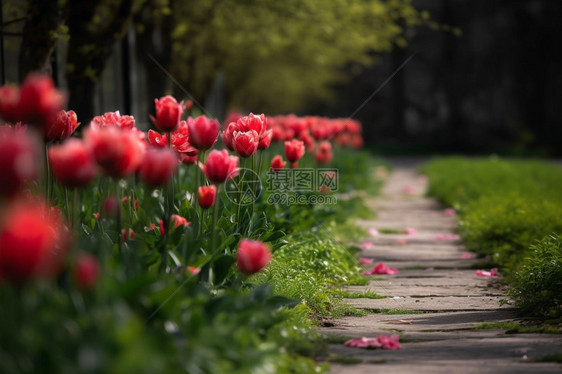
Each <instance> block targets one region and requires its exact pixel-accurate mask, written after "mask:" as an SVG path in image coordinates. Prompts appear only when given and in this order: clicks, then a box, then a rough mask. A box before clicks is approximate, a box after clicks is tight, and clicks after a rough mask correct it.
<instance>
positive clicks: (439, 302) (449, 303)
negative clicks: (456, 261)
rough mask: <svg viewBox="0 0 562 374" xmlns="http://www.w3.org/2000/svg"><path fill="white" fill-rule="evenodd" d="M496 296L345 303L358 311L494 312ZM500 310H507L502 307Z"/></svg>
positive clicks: (496, 307)
mask: <svg viewBox="0 0 562 374" xmlns="http://www.w3.org/2000/svg"><path fill="white" fill-rule="evenodd" d="M500 299H506V297H498V296H475V297H470V296H467V297H462V296H430V297H421V298H420V297H409V296H406V297H400V298H399V299H397V298H386V299H376V300H373V299H349V300H346V303H347V304H349V305H351V306H354V307H356V308H360V309H368V310H378V309H409V310H430V311H452V310H454V311H472V310H496V309H498V308H499V307H500ZM502 308H506V309H507V308H509V306H507V305H504V306H503V307H502Z"/></svg>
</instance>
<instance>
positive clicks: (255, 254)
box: [236, 239, 272, 275]
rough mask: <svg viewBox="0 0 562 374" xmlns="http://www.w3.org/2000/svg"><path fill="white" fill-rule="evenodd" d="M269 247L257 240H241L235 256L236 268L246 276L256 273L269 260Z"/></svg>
mask: <svg viewBox="0 0 562 374" xmlns="http://www.w3.org/2000/svg"><path fill="white" fill-rule="evenodd" d="M271 257H272V255H271V252H270V249H269V246H268V245H267V244H265V243H263V242H260V241H259V240H256V241H254V240H249V239H242V241H241V242H240V244H239V245H238V253H237V254H236V266H238V269H239V270H240V271H241V272H242V273H244V274H247V275H250V274H254V273H257V272H258V271H260V270H261V269H263V268H264V267H265V266H266V265H267V264H268V263H269V261H270V260H271Z"/></svg>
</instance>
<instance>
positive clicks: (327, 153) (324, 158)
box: [314, 140, 332, 164]
mask: <svg viewBox="0 0 562 374" xmlns="http://www.w3.org/2000/svg"><path fill="white" fill-rule="evenodd" d="M314 158H315V159H316V162H317V163H319V164H327V163H328V162H330V161H332V144H331V143H330V142H329V141H326V140H325V141H323V142H321V143H320V145H319V146H318V149H317V150H316V153H315V154H314Z"/></svg>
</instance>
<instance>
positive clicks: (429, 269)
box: [425, 268, 435, 271]
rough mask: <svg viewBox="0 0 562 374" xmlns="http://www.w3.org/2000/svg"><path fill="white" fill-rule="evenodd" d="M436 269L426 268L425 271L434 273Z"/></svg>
mask: <svg viewBox="0 0 562 374" xmlns="http://www.w3.org/2000/svg"><path fill="white" fill-rule="evenodd" d="M434 270H435V268H426V269H425V271H434Z"/></svg>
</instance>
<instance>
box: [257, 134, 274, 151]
mask: <svg viewBox="0 0 562 374" xmlns="http://www.w3.org/2000/svg"><path fill="white" fill-rule="evenodd" d="M272 137H273V130H271V129H269V130H267V131H266V132H265V136H264V137H263V138H262V139H261V140H260V144H259V145H258V149H259V150H262V151H263V150H264V149H267V148H269V145H270V144H271V138H272Z"/></svg>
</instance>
